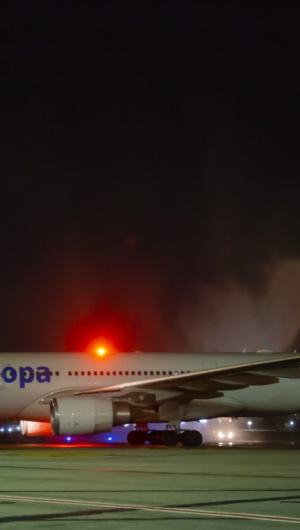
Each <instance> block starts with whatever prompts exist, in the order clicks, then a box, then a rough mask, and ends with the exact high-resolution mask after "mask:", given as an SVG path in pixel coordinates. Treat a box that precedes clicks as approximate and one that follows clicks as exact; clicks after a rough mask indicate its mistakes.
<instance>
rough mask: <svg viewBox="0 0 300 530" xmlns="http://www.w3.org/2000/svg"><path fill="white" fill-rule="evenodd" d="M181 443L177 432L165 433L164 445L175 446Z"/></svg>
mask: <svg viewBox="0 0 300 530" xmlns="http://www.w3.org/2000/svg"><path fill="white" fill-rule="evenodd" d="M178 442H179V437H178V434H177V432H176V431H163V439H162V443H163V444H164V445H169V446H173V447H174V446H175V445H177V444H178Z"/></svg>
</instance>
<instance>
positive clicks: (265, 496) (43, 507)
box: [0, 445, 300, 530]
mask: <svg viewBox="0 0 300 530" xmlns="http://www.w3.org/2000/svg"><path fill="white" fill-rule="evenodd" d="M0 466H1V473H0V526H2V527H3V528H5V529H6V528H7V529H10V528H12V529H17V528H18V529H19V528H20V527H22V529H29V528H41V529H42V528H43V529H46V528H47V529H51V528H53V529H54V528H55V529H60V528H63V529H71V528H72V529H75V530H76V529H77V528H78V529H79V528H81V529H82V528H84V530H90V529H93V528H97V529H99V528H105V530H112V529H121V528H122V530H123V529H124V530H127V529H129V528H130V529H132V528H133V529H135V528H138V529H139V528H143V530H148V529H149V530H150V529H151V530H152V529H155V530H157V529H160V528H163V530H168V529H170V530H171V529H172V530H174V529H175V530H177V529H178V530H179V529H180V530H182V527H183V525H185V526H186V527H187V528H188V529H189V530H193V529H199V525H202V528H205V529H208V530H209V529H215V528H217V529H230V530H232V529H240V528H243V530H244V529H254V528H255V529H260V528H262V529H267V528H272V529H273V528H278V529H285V528H289V527H291V525H294V526H295V525H296V526H297V525H299V529H300V449H299V446H295V445H293V446H292V445H286V446H280V447H278V448H277V447H273V446H272V447H270V446H263V445H244V446H231V447H229V446H227V447H224V446H223V447H218V446H215V447H213V446H202V447H201V448H199V449H184V448H182V447H176V448H164V447H151V446H144V447H140V448H132V447H128V446H126V445H118V446H117V445H115V446H96V447H95V446H84V447H82V446H80V447H79V446H73V447H72V446H60V447H58V446H56V447H55V446H28V445H27V446H25V445H24V446H1V445H0Z"/></svg>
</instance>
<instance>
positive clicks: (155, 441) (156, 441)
mask: <svg viewBox="0 0 300 530" xmlns="http://www.w3.org/2000/svg"><path fill="white" fill-rule="evenodd" d="M162 432H163V431H151V432H150V434H149V436H148V439H149V442H150V443H151V445H160V444H162V443H163V441H162V438H163V436H162Z"/></svg>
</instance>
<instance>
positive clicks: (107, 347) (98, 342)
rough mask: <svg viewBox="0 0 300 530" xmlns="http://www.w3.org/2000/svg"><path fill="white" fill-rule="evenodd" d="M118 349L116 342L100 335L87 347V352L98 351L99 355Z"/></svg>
mask: <svg viewBox="0 0 300 530" xmlns="http://www.w3.org/2000/svg"><path fill="white" fill-rule="evenodd" d="M115 351H116V349H115V347H114V344H113V343H112V342H111V341H110V340H108V339H107V338H105V337H98V338H97V339H94V340H93V341H92V342H90V344H89V345H88V347H87V348H86V352H87V353H97V354H98V355H101V356H102V355H106V354H108V353H114V352H115Z"/></svg>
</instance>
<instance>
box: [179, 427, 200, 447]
mask: <svg viewBox="0 0 300 530" xmlns="http://www.w3.org/2000/svg"><path fill="white" fill-rule="evenodd" d="M181 443H182V445H184V446H185V447H199V445H201V443H202V435H201V434H200V432H198V431H183V433H182V434H181Z"/></svg>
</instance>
